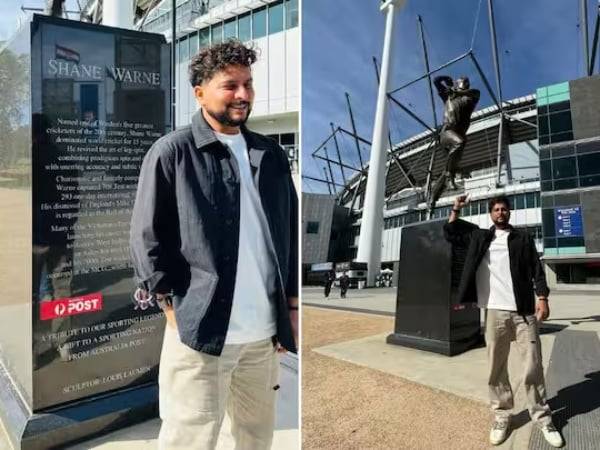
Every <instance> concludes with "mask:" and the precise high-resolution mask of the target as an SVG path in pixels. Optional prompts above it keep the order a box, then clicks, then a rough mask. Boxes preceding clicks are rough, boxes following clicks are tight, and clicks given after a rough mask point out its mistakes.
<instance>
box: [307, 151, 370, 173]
mask: <svg viewBox="0 0 600 450" xmlns="http://www.w3.org/2000/svg"><path fill="white" fill-rule="evenodd" d="M312 156H313V158H317V159H321V160H323V161H328V162H330V163H333V164H338V165H339V166H340V167H344V168H346V169H348V170H353V171H354V172H359V173H362V172H364V171H365V170H366V169H362V170H361V169H357V168H356V167H352V166H349V165H348V164H344V163H341V164H339V163H338V162H337V161H334V160H333V159H330V158H325V157H324V156H321V155H312Z"/></svg>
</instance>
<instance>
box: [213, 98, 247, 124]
mask: <svg viewBox="0 0 600 450" xmlns="http://www.w3.org/2000/svg"><path fill="white" fill-rule="evenodd" d="M243 104H244V105H247V112H246V117H244V118H243V119H234V118H232V117H231V116H230V115H229V106H228V107H227V108H225V111H223V112H216V111H211V110H210V109H208V108H205V110H206V112H207V113H208V115H210V116H211V117H212V118H213V119H215V120H216V121H217V122H219V123H220V124H221V125H225V126H228V127H239V126H240V125H244V124H245V123H246V122H247V121H248V117H250V111H252V108H251V106H250V103H246V102H244V103H243Z"/></svg>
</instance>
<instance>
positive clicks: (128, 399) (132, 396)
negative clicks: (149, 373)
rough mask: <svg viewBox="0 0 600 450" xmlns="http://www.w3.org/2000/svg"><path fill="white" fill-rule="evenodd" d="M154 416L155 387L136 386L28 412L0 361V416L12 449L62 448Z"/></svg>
mask: <svg viewBox="0 0 600 450" xmlns="http://www.w3.org/2000/svg"><path fill="white" fill-rule="evenodd" d="M157 415H158V386H157V385H156V384H151V385H142V386H137V387H135V388H131V389H124V390H120V391H117V392H113V393H109V394H105V395H102V396H97V397H93V398H91V399H86V400H82V401H78V402H73V403H70V404H68V405H65V406H61V407H58V408H52V409H49V410H46V411H43V412H39V413H33V414H32V413H31V412H30V411H29V409H28V408H27V406H26V405H25V403H24V402H23V400H22V398H21V396H20V395H19V393H18V392H17V390H16V389H15V387H14V385H13V383H12V381H11V379H10V377H9V376H8V374H7V373H6V371H5V369H4V368H3V367H2V365H1V364H0V419H1V420H2V422H3V424H4V427H5V429H6V431H7V433H8V438H9V440H10V442H11V444H12V445H13V447H14V448H15V449H19V450H42V449H43V450H46V449H52V448H59V447H63V446H64V445H66V444H72V443H75V442H78V441H82V440H86V439H90V438H92V437H94V436H97V435H100V434H104V433H108V432H110V431H113V430H116V429H119V428H123V427H125V426H128V425H131V424H134V423H137V422H142V421H144V420H148V419H150V418H153V417H156V416H157Z"/></svg>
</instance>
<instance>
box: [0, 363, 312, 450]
mask: <svg viewBox="0 0 600 450" xmlns="http://www.w3.org/2000/svg"><path fill="white" fill-rule="evenodd" d="M279 384H280V386H281V388H280V389H279V398H278V400H277V422H276V426H275V435H274V438H273V446H272V448H273V449H278V450H279V449H281V450H297V449H299V448H300V431H299V429H298V427H299V418H298V403H299V390H298V359H297V357H296V356H295V355H291V354H290V355H283V356H282V358H281V363H280V383H279ZM0 425H1V424H0ZM230 427H231V422H230V420H229V418H228V417H227V416H226V417H225V421H224V423H223V427H222V428H221V435H220V437H219V444H218V446H217V449H218V450H228V449H233V448H234V441H233V437H232V436H231V433H230V432H229V430H230ZM159 429H160V420H159V419H153V420H149V421H146V422H142V423H140V424H137V425H133V426H130V427H126V428H123V429H121V430H117V431H114V432H112V433H109V434H106V435H104V436H100V437H98V438H95V439H92V440H89V441H85V442H81V443H79V444H76V445H73V446H69V447H66V449H67V450H153V449H156V448H157V442H156V438H157V437H158V431H159ZM0 450H11V446H10V443H9V442H8V438H7V437H6V434H5V430H4V429H3V428H2V429H0Z"/></svg>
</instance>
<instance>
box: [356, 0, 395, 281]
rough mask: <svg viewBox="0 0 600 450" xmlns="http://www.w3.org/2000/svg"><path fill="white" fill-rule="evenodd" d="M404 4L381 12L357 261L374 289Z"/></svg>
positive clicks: (392, 1) (390, 1)
mask: <svg viewBox="0 0 600 450" xmlns="http://www.w3.org/2000/svg"><path fill="white" fill-rule="evenodd" d="M403 4H404V1H403V0H388V1H387V2H385V3H384V4H383V5H382V7H381V10H382V11H384V12H385V13H386V24H385V34H384V41H383V53H382V57H381V80H380V83H379V89H378V93H377V108H376V111H375V120H374V124H373V139H372V141H373V145H372V146H371V154H370V161H369V176H368V178H367V187H366V191H365V202H364V205H363V209H362V220H361V227H360V238H359V243H358V253H357V256H356V260H357V261H363V262H366V263H367V286H373V285H374V283H375V277H376V275H378V274H379V272H380V270H381V234H382V232H383V207H384V194H385V178H384V174H385V167H386V160H387V152H386V151H385V140H386V137H387V132H388V102H387V92H388V85H389V78H390V73H391V71H392V70H391V68H392V64H391V63H392V54H393V49H392V47H393V44H394V39H393V37H394V18H395V12H396V10H397V9H400V8H401V7H402V5H403Z"/></svg>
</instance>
